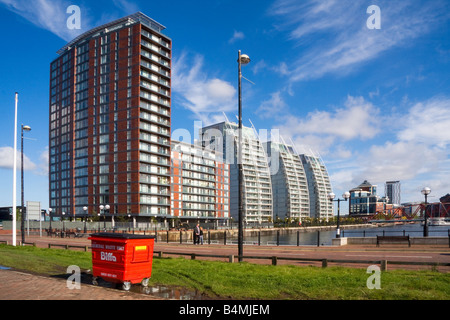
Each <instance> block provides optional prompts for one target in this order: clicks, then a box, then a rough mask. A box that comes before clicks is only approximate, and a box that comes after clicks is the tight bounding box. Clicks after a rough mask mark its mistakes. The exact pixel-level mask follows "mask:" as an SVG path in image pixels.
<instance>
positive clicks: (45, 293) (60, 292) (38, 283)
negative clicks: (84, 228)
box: [0, 268, 163, 300]
mask: <svg viewBox="0 0 450 320" xmlns="http://www.w3.org/2000/svg"><path fill="white" fill-rule="evenodd" d="M0 300H163V299H161V298H158V297H155V296H151V295H146V294H139V293H136V292H131V291H122V290H118V289H112V288H105V287H96V286H93V285H88V284H83V283H82V284H81V287H80V289H72V290H71V289H69V288H68V287H67V280H66V279H61V278H52V277H44V276H39V275H33V274H29V273H23V272H19V271H15V270H7V269H6V270H5V268H1V269H0Z"/></svg>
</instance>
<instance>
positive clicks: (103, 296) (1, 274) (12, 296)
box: [0, 230, 450, 300]
mask: <svg viewBox="0 0 450 320" xmlns="http://www.w3.org/2000/svg"><path fill="white" fill-rule="evenodd" d="M11 238H12V236H11V234H10V233H9V232H7V231H6V230H3V231H2V232H1V233H0V241H8V242H9V243H11V240H12V239H11ZM17 240H18V241H19V240H20V237H19V236H18V237H17ZM26 243H35V244H36V246H37V247H41V248H48V246H49V244H51V245H61V244H67V245H71V246H84V247H85V246H87V247H88V250H89V246H90V240H89V239H88V238H87V237H83V238H55V237H47V236H43V237H39V236H36V235H33V236H28V237H26ZM59 250H64V249H59ZM73 250H82V249H80V248H78V249H73ZM154 251H155V253H157V254H158V253H160V252H162V253H163V255H164V256H165V257H168V256H171V257H176V256H178V255H176V253H177V252H178V253H179V256H184V257H185V258H186V259H190V258H191V257H190V256H189V255H186V253H190V254H196V255H224V256H229V255H234V256H237V252H238V248H237V246H236V245H223V244H222V245H220V244H211V245H207V244H205V245H193V244H179V243H165V242H157V243H155V247H154ZM169 252H170V253H171V254H170V255H169V254H166V253H169ZM244 256H259V257H267V258H268V259H245V261H246V262H250V263H261V264H271V263H272V260H271V259H270V257H273V256H278V257H285V258H300V259H304V260H300V261H297V260H282V259H279V260H278V263H277V264H278V265H281V264H290V265H296V266H308V265H314V266H318V267H320V266H321V262H320V259H329V260H333V259H339V260H356V261H361V263H351V264H350V263H349V264H346V263H338V264H335V263H329V264H328V267H331V266H334V265H340V266H347V267H356V268H364V269H365V268H367V267H368V266H369V265H371V264H374V263H367V262H368V261H380V260H388V261H391V262H392V261H406V262H408V261H410V262H426V263H446V264H449V263H450V248H449V246H448V244H447V245H443V244H442V245H436V244H434V245H413V246H411V247H408V245H407V244H406V245H404V244H383V245H381V246H380V247H377V246H376V245H374V244H364V245H362V244H359V245H346V246H321V247H317V246H257V245H246V246H244ZM196 259H208V260H222V261H228V259H227V258H214V257H204V256H196ZM307 259H318V260H317V261H305V260H307ZM235 262H237V257H236V258H235ZM398 268H401V269H421V270H431V269H432V268H434V267H432V266H429V265H426V266H425V265H396V264H389V265H388V270H392V269H398ZM435 269H437V270H438V271H439V272H450V267H449V266H439V267H435ZM0 283H1V290H0V300H158V299H161V298H159V297H156V296H153V295H146V294H140V293H136V292H124V291H121V290H115V289H111V288H105V287H94V286H92V285H84V286H83V290H68V289H67V287H66V280H65V279H63V278H52V277H44V276H39V275H32V274H27V273H22V272H17V271H15V270H0Z"/></svg>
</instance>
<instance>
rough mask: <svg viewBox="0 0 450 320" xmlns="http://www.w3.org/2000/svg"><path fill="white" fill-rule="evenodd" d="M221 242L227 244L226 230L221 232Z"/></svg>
mask: <svg viewBox="0 0 450 320" xmlns="http://www.w3.org/2000/svg"><path fill="white" fill-rule="evenodd" d="M223 244H224V245H225V246H226V245H227V232H226V231H224V232H223Z"/></svg>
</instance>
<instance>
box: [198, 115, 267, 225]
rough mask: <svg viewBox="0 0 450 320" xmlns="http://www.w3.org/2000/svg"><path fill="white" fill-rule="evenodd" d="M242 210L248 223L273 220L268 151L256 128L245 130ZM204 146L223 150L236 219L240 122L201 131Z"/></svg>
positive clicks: (233, 212)
mask: <svg viewBox="0 0 450 320" xmlns="http://www.w3.org/2000/svg"><path fill="white" fill-rule="evenodd" d="M242 133H243V134H242V146H241V147H242V182H243V185H242V212H243V217H244V221H245V223H247V224H252V223H260V222H269V221H271V220H272V219H273V212H272V185H271V179H270V171H269V166H268V162H267V157H266V154H265V150H264V148H263V145H262V143H261V141H260V140H259V138H258V135H257V134H256V132H255V130H254V129H253V128H249V127H243V129H242ZM200 137H201V140H202V143H203V146H204V147H206V148H211V149H213V150H217V151H220V152H221V153H222V154H223V155H224V159H223V160H224V162H225V163H227V164H229V165H230V214H231V217H233V219H234V220H235V221H237V219H238V215H239V207H238V206H239V193H238V186H239V181H238V172H239V171H238V170H239V165H238V161H237V160H238V147H237V146H239V134H238V125H237V124H236V123H233V122H228V121H226V122H222V123H217V124H214V125H211V126H207V127H204V128H202V129H201V130H200Z"/></svg>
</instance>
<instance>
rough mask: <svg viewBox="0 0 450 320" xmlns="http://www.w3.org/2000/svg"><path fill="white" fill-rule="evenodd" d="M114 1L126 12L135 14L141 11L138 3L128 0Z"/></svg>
mask: <svg viewBox="0 0 450 320" xmlns="http://www.w3.org/2000/svg"><path fill="white" fill-rule="evenodd" d="M113 3H114V5H115V6H116V7H117V8H119V9H120V10H122V11H123V12H125V13H126V14H133V13H136V12H138V11H139V7H138V6H137V5H136V4H134V3H132V2H130V1H127V0H113Z"/></svg>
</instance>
